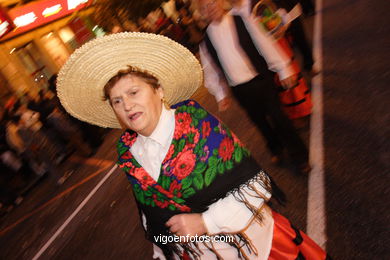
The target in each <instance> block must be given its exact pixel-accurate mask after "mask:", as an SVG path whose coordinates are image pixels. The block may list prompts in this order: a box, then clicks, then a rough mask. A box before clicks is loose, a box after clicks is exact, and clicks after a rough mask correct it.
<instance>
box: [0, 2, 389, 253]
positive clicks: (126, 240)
mask: <svg viewBox="0 0 390 260" xmlns="http://www.w3.org/2000/svg"><path fill="white" fill-rule="evenodd" d="M321 2H322V3H321ZM317 5H318V6H321V5H322V8H321V9H320V10H319V12H317V13H316V15H315V16H311V17H307V18H304V22H305V26H306V29H307V32H310V33H308V35H309V36H310V38H311V41H314V42H313V48H314V49H313V52H314V54H315V57H317V64H316V66H318V68H320V69H321V71H320V73H319V74H317V75H315V76H314V77H313V78H312V80H313V81H312V84H311V86H312V98H313V102H314V106H315V108H314V110H313V114H312V116H311V118H307V121H306V127H305V128H303V129H300V130H299V133H300V135H301V136H302V137H303V138H304V140H305V142H306V144H307V145H308V147H310V160H311V163H312V166H313V167H312V168H313V169H312V172H311V173H310V174H309V175H307V176H304V175H297V174H295V173H294V172H293V171H292V170H291V165H290V164H288V163H287V164H284V165H280V166H277V165H274V164H272V163H271V155H270V153H269V152H268V151H267V150H266V147H265V143H264V141H263V137H262V136H261V134H260V132H258V130H257V129H256V128H255V127H254V125H253V124H252V123H251V122H250V121H249V119H248V117H247V116H246V114H245V113H244V112H243V110H241V109H240V108H239V107H238V105H237V104H236V103H235V104H234V106H233V107H232V108H230V110H229V111H226V112H223V113H221V112H218V111H217V104H216V102H215V100H214V97H213V96H211V95H210V94H209V93H208V92H207V90H206V89H205V88H201V89H199V90H198V91H197V92H196V94H195V95H194V96H193V99H195V100H196V101H198V102H199V103H200V104H201V105H202V106H203V107H205V108H206V109H207V110H209V111H210V112H212V113H213V114H214V115H216V116H217V117H218V118H220V119H221V120H222V121H224V122H225V123H226V124H227V125H228V126H229V127H230V128H231V129H232V130H233V131H234V132H235V133H236V135H237V136H238V137H239V138H240V139H241V140H242V141H243V143H244V144H246V146H247V147H248V148H249V150H250V151H251V153H252V155H253V156H254V158H255V159H256V161H257V162H258V163H259V164H260V165H261V166H262V167H263V168H264V169H265V170H266V171H267V172H268V173H269V174H270V175H271V176H272V177H273V178H274V180H275V181H276V183H278V185H279V186H280V188H281V189H282V190H283V191H284V192H285V193H286V195H287V199H288V202H287V204H286V206H285V207H282V206H280V205H278V204H275V203H274V204H273V205H272V206H274V208H276V209H277V210H278V211H279V212H281V213H282V214H283V215H285V216H286V217H288V218H289V219H290V220H291V222H292V223H294V225H295V226H296V227H298V228H299V229H302V230H303V231H305V232H307V233H308V235H309V236H311V237H312V238H313V239H314V240H316V242H317V243H319V244H320V245H321V246H322V247H324V248H325V249H326V251H327V252H328V254H329V255H330V256H331V257H332V258H333V259H334V260H349V259H351V260H384V259H390V252H389V251H390V247H389V244H390V235H389V230H390V224H389V223H390V217H389V216H390V212H389V208H390V204H389V198H390V197H389V195H390V189H389V183H390V182H389V181H390V178H389V168H390V167H389V162H390V154H389V151H390V145H389V122H390V118H389V100H390V95H389V94H390V93H389V92H390V91H389V87H388V86H387V84H388V83H387V82H388V81H389V80H390V70H389V68H390V62H389V60H390V55H389V54H390V37H389V35H388V33H389V26H388V18H386V17H388V16H389V15H388V10H390V2H389V1H386V0H379V1H364V0H355V1H353V0H346V1H337V0H328V1H322V0H317ZM316 19H317V21H316ZM319 19H321V20H319ZM316 26H317V27H316ZM318 29H320V31H318ZM316 37H318V38H317V40H319V42H316ZM321 50H322V52H321ZM318 55H319V56H318ZM305 76H306V78H307V79H311V78H310V76H309V75H305ZM120 134H121V131H120V130H111V131H109V132H107V134H106V136H105V137H104V142H103V144H102V145H101V146H100V148H99V149H98V150H97V152H96V153H95V154H94V155H93V156H91V157H89V158H85V157H83V156H81V155H79V153H77V152H76V153H74V154H73V155H72V156H70V157H69V158H67V160H66V161H65V162H63V163H62V164H61V165H60V167H59V173H58V176H63V175H64V174H67V175H68V178H67V179H66V180H65V182H64V183H63V184H62V185H57V183H56V181H57V179H56V178H57V177H58V176H56V177H55V178H54V177H53V176H47V177H45V178H43V179H42V180H41V181H40V182H39V183H37V185H36V186H35V187H34V188H33V189H32V190H31V191H30V192H29V193H28V194H27V196H26V197H25V198H24V200H23V202H22V203H21V204H20V205H19V206H17V207H15V208H14V209H13V210H12V211H11V212H10V213H8V214H6V215H5V216H3V217H1V218H0V259H4V260H13V259H18V260H21V259H42V260H43V259H56V260H60V259H72V260H78V259H80V260H81V259H140V260H141V259H152V244H151V243H150V242H149V241H147V240H146V239H145V235H144V231H143V228H142V227H141V224H140V219H139V215H138V211H137V207H136V204H135V201H134V198H133V195H132V191H131V187H130V184H129V182H128V180H127V179H126V176H125V174H124V173H123V172H122V171H121V170H120V169H119V168H117V167H116V165H115V162H116V159H117V154H116V150H115V145H116V142H117V139H118V137H119V135H120ZM226 210H227V211H228V210H229V209H226ZM281 260H282V259H281Z"/></svg>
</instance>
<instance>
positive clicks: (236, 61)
mask: <svg viewBox="0 0 390 260" xmlns="http://www.w3.org/2000/svg"><path fill="white" fill-rule="evenodd" d="M225 4H226V2H225V1H223V0H198V7H199V10H200V13H201V14H202V15H203V16H204V17H205V18H206V19H208V21H209V22H210V24H209V26H208V27H207V29H206V34H205V37H204V40H203V42H202V43H201V44H200V58H201V61H202V66H203V69H204V73H205V86H206V87H207V88H208V90H209V92H210V93H211V94H212V95H214V96H215V98H216V101H217V102H218V108H219V110H220V111H225V110H227V109H228V108H229V107H230V106H231V97H230V95H229V87H228V86H231V88H230V90H231V92H232V93H233V95H234V97H235V98H236V99H237V101H238V102H239V103H240V105H241V106H242V107H243V108H244V109H245V110H246V112H247V113H248V115H249V117H250V118H251V120H252V121H253V122H254V123H255V125H256V126H257V128H258V129H259V130H260V131H261V133H262V134H263V136H264V138H265V140H266V144H267V147H268V149H269V150H270V152H271V153H272V157H271V160H272V162H274V163H279V162H280V161H281V160H282V158H283V150H284V148H285V149H286V150H287V152H288V154H289V156H290V158H291V159H292V163H293V165H294V168H295V169H294V170H295V171H296V172H297V173H305V174H306V173H309V172H310V170H311V167H310V165H309V162H308V159H309V155H308V150H307V148H306V145H305V144H304V142H303V141H302V139H301V138H300V137H299V135H298V134H297V132H296V130H295V129H294V127H293V125H292V123H291V122H290V120H289V119H288V118H287V116H286V115H285V114H284V113H283V112H282V110H281V105H280V101H279V99H278V93H277V86H276V85H275V82H274V77H273V74H272V72H271V71H270V70H272V71H275V72H277V73H278V75H279V79H280V82H281V85H282V86H283V87H285V88H291V87H294V86H295V85H296V84H297V78H298V76H297V75H296V74H295V73H294V71H293V70H292V68H291V66H290V59H289V58H288V57H287V56H286V55H285V54H284V53H283V52H282V51H281V50H280V49H279V47H278V46H277V44H276V43H274V41H273V39H272V38H271V37H270V36H268V35H267V34H266V32H265V31H264V30H263V29H262V28H261V27H260V26H259V25H258V23H257V22H256V20H255V18H254V17H253V16H252V15H251V11H252V8H251V5H250V2H249V0H244V1H241V2H240V4H239V5H238V4H235V5H234V6H233V8H232V9H231V11H229V12H228V11H227V10H226V9H225Z"/></svg>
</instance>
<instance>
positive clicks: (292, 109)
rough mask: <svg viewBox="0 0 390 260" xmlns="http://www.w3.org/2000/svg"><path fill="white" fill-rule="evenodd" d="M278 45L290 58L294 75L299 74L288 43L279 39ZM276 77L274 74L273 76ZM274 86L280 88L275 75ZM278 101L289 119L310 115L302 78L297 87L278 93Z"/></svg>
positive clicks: (308, 101) (307, 94)
mask: <svg viewBox="0 0 390 260" xmlns="http://www.w3.org/2000/svg"><path fill="white" fill-rule="evenodd" d="M277 43H278V45H279V46H280V47H281V49H282V50H283V51H284V53H285V54H286V55H287V56H288V57H290V58H291V64H292V68H293V71H294V72H295V74H300V72H301V69H300V68H299V65H298V63H297V62H296V61H295V60H294V59H293V52H292V50H291V48H290V45H289V43H288V41H287V40H286V39H285V38H281V39H279V40H278V41H277ZM275 75H276V74H275ZM275 77H276V79H275V81H276V84H277V85H278V86H280V85H281V84H280V81H279V77H278V76H277V75H276V76H275ZM303 99H305V101H304V102H302V103H299V104H296V105H294V106H286V105H289V104H293V103H296V102H299V101H301V100H303ZM279 100H280V103H281V104H282V109H283V111H284V112H285V113H286V115H287V116H288V118H290V119H296V118H300V117H304V116H307V115H310V114H311V109H312V106H313V105H312V102H311V97H310V94H309V93H308V87H307V84H306V81H305V79H304V78H303V77H302V78H301V79H300V80H299V84H298V86H296V87H294V88H292V89H289V90H285V91H282V92H279Z"/></svg>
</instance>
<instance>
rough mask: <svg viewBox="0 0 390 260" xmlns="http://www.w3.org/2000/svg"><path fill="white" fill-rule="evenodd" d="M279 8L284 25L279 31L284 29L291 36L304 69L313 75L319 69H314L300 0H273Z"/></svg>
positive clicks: (286, 34)
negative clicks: (300, 56) (302, 18)
mask: <svg viewBox="0 0 390 260" xmlns="http://www.w3.org/2000/svg"><path fill="white" fill-rule="evenodd" d="M272 1H273V2H274V3H275V4H276V6H277V7H278V8H279V13H280V15H281V16H282V19H283V23H284V25H283V26H282V28H281V29H279V31H284V34H285V36H286V37H288V38H289V37H290V38H291V42H292V45H293V46H294V47H296V49H297V50H298V51H299V52H300V54H301V55H302V58H303V69H304V70H306V71H308V72H310V73H311V74H312V75H314V74H316V73H317V71H316V70H315V69H313V65H314V59H313V54H312V48H311V46H310V44H309V41H308V40H307V37H306V33H305V28H304V26H303V22H302V20H301V15H302V7H301V5H300V3H299V2H300V1H298V0H272Z"/></svg>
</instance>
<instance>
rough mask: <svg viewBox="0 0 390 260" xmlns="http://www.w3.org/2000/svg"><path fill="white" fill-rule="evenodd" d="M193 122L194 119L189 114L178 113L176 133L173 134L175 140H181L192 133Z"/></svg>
mask: <svg viewBox="0 0 390 260" xmlns="http://www.w3.org/2000/svg"><path fill="white" fill-rule="evenodd" d="M191 122H192V118H191V116H190V114H188V113H184V112H183V113H178V114H177V115H176V126H175V133H174V134H173V138H174V139H179V138H181V137H182V136H183V135H185V134H188V132H189V131H190V125H191Z"/></svg>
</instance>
